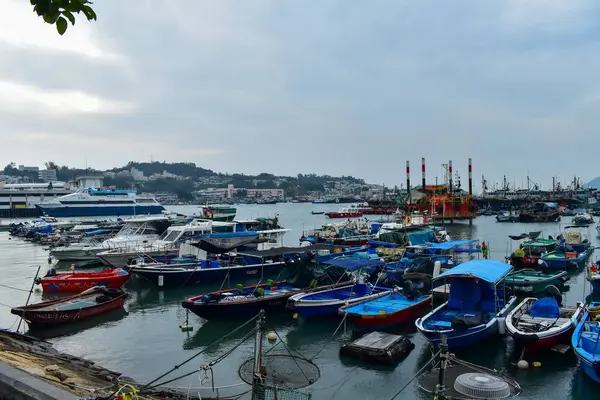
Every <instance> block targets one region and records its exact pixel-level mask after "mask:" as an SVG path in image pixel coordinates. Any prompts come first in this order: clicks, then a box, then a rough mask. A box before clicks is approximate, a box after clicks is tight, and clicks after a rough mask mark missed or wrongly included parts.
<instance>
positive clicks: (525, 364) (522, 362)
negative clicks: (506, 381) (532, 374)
mask: <svg viewBox="0 0 600 400" xmlns="http://www.w3.org/2000/svg"><path fill="white" fill-rule="evenodd" d="M517 367H519V369H528V368H529V363H528V362H527V361H526V360H520V361H519V362H518V363H517Z"/></svg>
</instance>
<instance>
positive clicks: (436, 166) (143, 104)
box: [0, 0, 600, 188]
mask: <svg viewBox="0 0 600 400" xmlns="http://www.w3.org/2000/svg"><path fill="white" fill-rule="evenodd" d="M1 5H2V12H1V13H0V132H1V135H2V137H1V142H0V163H1V164H2V165H5V164H6V163H8V162H10V161H15V162H17V164H28V165H43V163H44V161H48V160H53V161H55V162H57V163H59V164H68V165H70V166H75V167H83V166H85V163H86V159H87V163H88V165H89V166H90V167H95V168H102V169H104V168H109V167H113V166H118V165H123V164H125V163H126V162H128V161H129V160H136V161H149V160H150V159H151V157H152V158H153V159H154V160H159V161H162V160H166V161H191V162H195V163H196V164H198V165H200V166H202V167H205V168H210V169H213V170H216V171H221V172H244V173H248V174H254V173H259V172H271V173H274V174H282V175H296V174H297V173H312V172H314V173H318V174H324V173H326V174H331V175H342V174H345V175H354V176H358V177H362V178H365V179H366V180H367V181H369V182H372V183H386V184H388V185H394V184H400V183H402V182H404V180H405V173H404V169H405V162H406V160H410V161H411V164H412V170H413V174H412V179H413V182H417V181H420V158H421V157H426V160H427V169H428V173H427V177H428V180H431V181H434V180H435V176H436V175H437V176H441V172H440V170H441V168H440V165H441V164H442V163H447V161H448V160H450V159H451V160H452V161H453V163H454V169H455V171H456V170H458V171H459V172H460V173H461V175H463V182H465V183H466V169H467V159H468V157H472V158H473V170H474V180H475V186H476V187H477V188H479V186H480V181H481V174H485V175H486V178H487V179H488V181H491V182H493V181H496V180H498V181H499V180H501V179H502V176H503V174H506V175H507V178H508V180H509V181H511V182H512V181H516V182H517V185H520V184H521V182H523V181H524V180H525V178H526V176H527V171H529V174H530V175H531V177H532V179H533V180H535V181H537V182H539V183H541V184H542V186H544V187H549V186H551V182H552V176H553V175H560V177H561V180H563V179H564V180H566V179H568V177H571V176H572V175H573V174H578V175H580V176H581V177H582V178H583V179H584V180H586V181H587V180H589V179H591V178H593V177H595V176H597V175H600V152H599V150H600V146H599V144H600V134H599V129H598V126H599V125H598V121H599V119H600V41H599V39H600V29H599V28H600V25H599V24H600V20H599V19H598V15H600V14H599V12H600V2H599V1H597V0H569V1H565V0H527V1H521V0H497V1H495V0H486V1H481V0H471V1H460V0H452V1H448V0H438V1H427V0H415V1H408V0H407V1H401V0H390V1H383V0H374V1H362V0H305V1H293V0H264V1H259V0H244V1H239V0H238V1H226V0H218V1H215V0H213V1H204V0H202V1H201V0H185V1H184V0H181V1H179V0H168V1H167V0H137V1H135V2H131V4H130V3H129V2H127V6H124V5H123V2H122V1H117V0H102V1H97V2H96V4H95V5H94V8H95V10H96V12H97V14H98V21H97V22H94V23H88V22H87V21H85V20H84V19H83V16H81V17H80V18H78V19H77V23H76V25H75V27H72V26H69V28H68V30H67V32H66V34H65V35H64V36H63V37H61V36H59V35H58V34H57V33H56V30H55V27H54V26H49V25H47V24H44V23H43V20H42V19H41V18H38V17H37V16H36V15H35V14H34V13H33V12H32V10H31V7H30V5H29V2H28V1H26V0H2V3H1Z"/></svg>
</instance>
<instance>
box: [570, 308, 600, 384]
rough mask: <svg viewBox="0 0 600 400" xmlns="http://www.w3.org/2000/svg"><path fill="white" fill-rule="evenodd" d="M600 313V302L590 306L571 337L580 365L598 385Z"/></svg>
mask: <svg viewBox="0 0 600 400" xmlns="http://www.w3.org/2000/svg"><path fill="white" fill-rule="evenodd" d="M599 311H600V302H592V303H590V304H588V305H587V307H586V309H585V312H584V314H583V317H582V318H581V320H580V321H579V323H578V324H577V327H576V328H575V332H573V336H572V337H571V347H572V348H573V351H574V352H575V355H576V356H577V358H578V359H579V365H581V368H582V369H583V372H585V374H586V375H587V376H588V377H590V378H591V379H592V380H594V381H595V382H596V383H600V322H598V321H597V320H596V318H597V316H598V312H599Z"/></svg>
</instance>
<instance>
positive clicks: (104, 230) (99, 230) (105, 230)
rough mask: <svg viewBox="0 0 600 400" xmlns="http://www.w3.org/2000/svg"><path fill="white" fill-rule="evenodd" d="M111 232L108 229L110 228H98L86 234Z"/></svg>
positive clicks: (93, 234)
mask: <svg viewBox="0 0 600 400" xmlns="http://www.w3.org/2000/svg"><path fill="white" fill-rule="evenodd" d="M109 232H110V230H108V229H96V230H94V231H90V232H86V235H88V236H95V235H102V234H103V233H109Z"/></svg>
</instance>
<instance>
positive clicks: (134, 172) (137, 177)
mask: <svg viewBox="0 0 600 400" xmlns="http://www.w3.org/2000/svg"><path fill="white" fill-rule="evenodd" d="M131 176H132V178H133V180H134V181H147V180H148V178H147V177H145V176H144V171H140V170H139V169H136V168H135V167H132V168H131Z"/></svg>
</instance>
